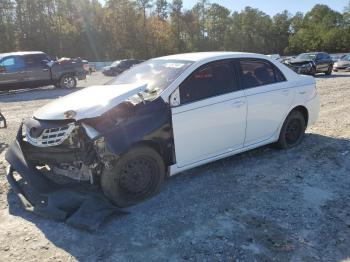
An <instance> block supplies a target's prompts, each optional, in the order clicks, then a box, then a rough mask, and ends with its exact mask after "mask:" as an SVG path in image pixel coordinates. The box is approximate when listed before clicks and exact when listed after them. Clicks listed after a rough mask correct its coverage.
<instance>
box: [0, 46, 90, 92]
mask: <svg viewBox="0 0 350 262" xmlns="http://www.w3.org/2000/svg"><path fill="white" fill-rule="evenodd" d="M85 78H86V73H85V70H84V63H83V62H82V60H81V59H70V58H63V59H60V60H53V59H52V58H51V57H50V56H48V55H47V54H45V53H43V52H14V53H5V54H0V91H8V90H13V89H23V88H33V87H40V86H47V85H55V86H56V87H61V88H75V87H76V86H77V79H79V80H82V79H85Z"/></svg>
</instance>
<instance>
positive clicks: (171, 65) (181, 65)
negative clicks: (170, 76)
mask: <svg viewBox="0 0 350 262" xmlns="http://www.w3.org/2000/svg"><path fill="white" fill-rule="evenodd" d="M184 66H185V64H183V63H166V64H165V65H164V67H166V68H182V67H184Z"/></svg>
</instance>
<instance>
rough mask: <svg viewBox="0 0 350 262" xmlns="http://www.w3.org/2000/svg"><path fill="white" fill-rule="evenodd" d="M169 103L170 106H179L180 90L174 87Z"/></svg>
mask: <svg viewBox="0 0 350 262" xmlns="http://www.w3.org/2000/svg"><path fill="white" fill-rule="evenodd" d="M169 103H170V106H171V107H176V106H179V105H180V104H181V103H180V90H179V88H176V90H175V91H174V92H173V93H172V94H171V95H170V98H169Z"/></svg>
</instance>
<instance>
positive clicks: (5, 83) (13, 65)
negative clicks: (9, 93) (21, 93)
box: [0, 56, 25, 90]
mask: <svg viewBox="0 0 350 262" xmlns="http://www.w3.org/2000/svg"><path fill="white" fill-rule="evenodd" d="M0 66H2V67H3V68H4V69H5V70H4V71H2V72H0V85H1V89H2V90H7V89H10V88H13V87H20V84H21V83H22V82H23V81H24V80H23V76H24V72H25V71H24V70H25V64H24V61H23V59H22V57H21V56H8V57H5V58H3V59H2V60H1V61H0ZM23 88H25V87H23Z"/></svg>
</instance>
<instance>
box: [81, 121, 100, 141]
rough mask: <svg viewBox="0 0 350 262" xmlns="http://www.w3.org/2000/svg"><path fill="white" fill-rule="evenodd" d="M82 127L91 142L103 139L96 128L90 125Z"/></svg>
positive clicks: (83, 124)
mask: <svg viewBox="0 0 350 262" xmlns="http://www.w3.org/2000/svg"><path fill="white" fill-rule="evenodd" d="M81 125H82V127H83V128H84V130H85V133H86V135H87V136H88V137H89V138H90V139H91V140H96V139H98V138H100V137H101V133H100V132H98V131H97V130H96V129H95V128H93V127H92V126H89V125H88V124H85V123H82V124H81Z"/></svg>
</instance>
